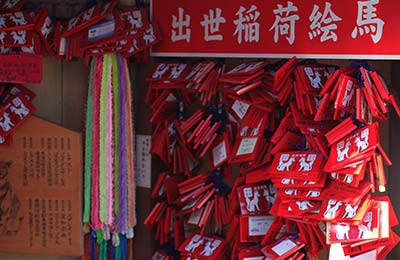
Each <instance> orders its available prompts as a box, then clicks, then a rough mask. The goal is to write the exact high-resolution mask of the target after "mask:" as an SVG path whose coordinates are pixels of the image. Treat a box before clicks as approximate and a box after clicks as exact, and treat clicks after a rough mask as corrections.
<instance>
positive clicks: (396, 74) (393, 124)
mask: <svg viewBox="0 0 400 260" xmlns="http://www.w3.org/2000/svg"><path fill="white" fill-rule="evenodd" d="M390 85H391V86H392V87H393V88H394V89H396V91H397V93H400V87H399V85H400V61H394V62H392V81H391V84H390ZM389 149H390V150H389V152H390V158H391V159H392V162H393V165H392V167H391V168H390V171H389V174H388V177H387V182H388V186H389V196H390V198H391V200H392V203H393V207H394V210H395V211H396V215H397V217H398V218H400V187H399V186H400V159H399V158H400V119H399V117H398V116H397V115H396V114H395V113H394V112H393V111H392V113H391V117H390V146H389ZM394 230H395V231H396V232H397V234H400V226H397V227H396V228H394ZM388 259H389V260H397V259H400V246H399V245H397V247H395V248H394V249H393V251H392V252H391V253H390V254H389V257H388Z"/></svg>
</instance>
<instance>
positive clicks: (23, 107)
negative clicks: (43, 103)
mask: <svg viewBox="0 0 400 260" xmlns="http://www.w3.org/2000/svg"><path fill="white" fill-rule="evenodd" d="M35 96H36V94H35V93H34V92H33V91H31V90H30V89H28V88H26V87H24V86H22V85H0V145H11V144H12V142H13V133H14V132H15V129H16V128H18V126H19V125H21V124H22V123H23V122H25V121H26V120H27V119H28V118H29V117H30V116H31V115H32V113H33V112H35V110H36V108H35V106H34V105H33V104H32V102H33V99H34V98H35Z"/></svg>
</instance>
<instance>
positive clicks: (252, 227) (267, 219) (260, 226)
mask: <svg viewBox="0 0 400 260" xmlns="http://www.w3.org/2000/svg"><path fill="white" fill-rule="evenodd" d="M273 221H274V217H273V216H256V217H251V216H250V217H249V236H263V235H265V234H266V233H267V231H268V229H269V228H270V226H271V224H272V222H273Z"/></svg>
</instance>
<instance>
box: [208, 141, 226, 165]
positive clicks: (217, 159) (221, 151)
mask: <svg viewBox="0 0 400 260" xmlns="http://www.w3.org/2000/svg"><path fill="white" fill-rule="evenodd" d="M212 155H213V163H214V166H215V165H218V164H220V163H222V162H223V161H225V160H226V159H227V158H228V155H227V152H226V144H225V140H224V141H222V142H221V143H219V144H218V145H217V146H215V147H214V149H213V150H212Z"/></svg>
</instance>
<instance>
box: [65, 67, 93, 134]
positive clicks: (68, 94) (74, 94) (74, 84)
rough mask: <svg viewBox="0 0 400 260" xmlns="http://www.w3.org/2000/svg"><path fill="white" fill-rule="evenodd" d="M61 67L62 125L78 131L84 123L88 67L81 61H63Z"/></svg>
mask: <svg viewBox="0 0 400 260" xmlns="http://www.w3.org/2000/svg"><path fill="white" fill-rule="evenodd" d="M62 67H63V68H62V125H63V126H64V127H66V128H69V129H71V130H74V131H79V132H80V131H83V130H84V124H85V116H86V98H87V89H88V84H89V83H88V82H89V67H88V66H86V65H85V64H84V63H83V62H82V61H72V62H63V64H62Z"/></svg>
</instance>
